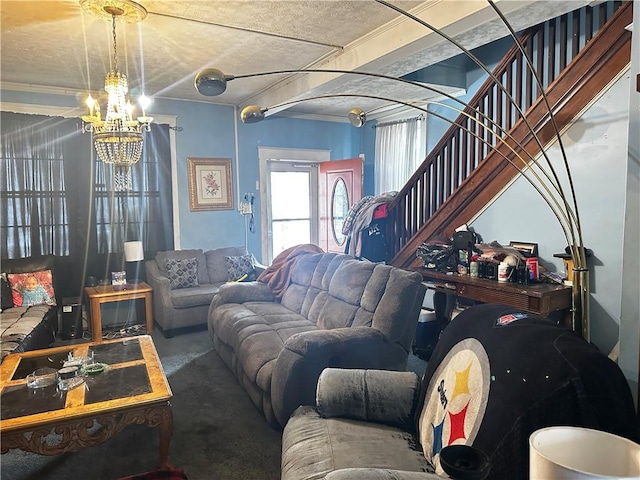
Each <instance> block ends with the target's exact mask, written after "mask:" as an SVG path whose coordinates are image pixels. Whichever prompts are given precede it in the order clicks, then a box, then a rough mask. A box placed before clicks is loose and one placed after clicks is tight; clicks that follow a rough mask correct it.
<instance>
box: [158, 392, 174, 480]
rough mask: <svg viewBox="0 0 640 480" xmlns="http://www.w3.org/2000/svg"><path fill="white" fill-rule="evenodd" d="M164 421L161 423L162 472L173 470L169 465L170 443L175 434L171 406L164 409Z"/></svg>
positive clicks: (168, 404) (168, 405)
mask: <svg viewBox="0 0 640 480" xmlns="http://www.w3.org/2000/svg"><path fill="white" fill-rule="evenodd" d="M162 410H163V412H162V420H161V422H160V425H159V427H160V468H161V469H162V470H170V469H171V468H173V467H172V466H171V464H170V463H169V442H170V441H171V434H172V433H173V412H172V410H171V404H170V403H168V402H167V405H166V406H165V407H164V408H163V409H162Z"/></svg>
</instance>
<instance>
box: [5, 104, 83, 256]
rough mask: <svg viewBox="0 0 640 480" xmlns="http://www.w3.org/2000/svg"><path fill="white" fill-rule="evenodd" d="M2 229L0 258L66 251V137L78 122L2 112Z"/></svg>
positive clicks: (69, 135) (71, 136)
mask: <svg viewBox="0 0 640 480" xmlns="http://www.w3.org/2000/svg"><path fill="white" fill-rule="evenodd" d="M1 118H2V154H1V155H2V158H1V159H0V160H1V162H2V164H1V167H0V169H1V172H0V177H1V180H0V182H1V183H0V185H1V188H0V192H1V193H0V202H1V203H0V208H1V221H0V231H1V238H2V245H1V254H2V258H17V257H25V256H31V255H37V254H43V255H46V254H55V255H68V254H69V249H70V240H69V239H70V232H69V228H70V225H69V210H68V206H67V199H66V193H65V192H66V185H65V183H66V182H65V169H64V160H65V156H67V154H68V153H69V152H68V150H67V148H66V142H65V139H71V138H73V137H74V136H76V135H81V133H80V130H79V125H78V121H77V120H75V119H64V118H61V117H46V116H41V115H23V114H15V113H9V112H2V117H1Z"/></svg>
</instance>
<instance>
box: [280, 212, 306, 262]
mask: <svg viewBox="0 0 640 480" xmlns="http://www.w3.org/2000/svg"><path fill="white" fill-rule="evenodd" d="M272 227H273V237H272V238H273V257H274V258H275V257H276V256H277V255H278V254H279V253H280V252H282V251H283V250H286V249H287V248H289V247H293V246H294V245H300V244H302V243H311V235H310V231H311V230H310V229H311V222H310V221H309V220H274V221H273V223H272Z"/></svg>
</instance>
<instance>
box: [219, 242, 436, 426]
mask: <svg viewBox="0 0 640 480" xmlns="http://www.w3.org/2000/svg"><path fill="white" fill-rule="evenodd" d="M424 294H425V286H424V285H423V284H422V277H421V275H419V274H418V273H415V272H409V271H406V270H402V269H399V268H395V267H392V266H389V265H380V264H374V263H370V262H362V261H358V260H355V259H354V258H353V257H351V256H348V255H342V254H334V253H305V254H303V255H300V256H299V257H298V260H297V262H296V263H295V264H294V265H293V267H292V268H291V272H290V280H289V283H288V286H287V287H286V289H285V290H284V293H283V294H282V295H281V298H276V296H275V295H274V293H273V292H272V291H271V289H270V288H269V284H268V283H263V282H261V281H257V282H248V283H236V284H226V285H223V286H221V287H220V291H219V293H218V294H217V295H216V296H215V297H214V299H213V301H212V302H211V306H210V309H209V321H208V328H209V333H210V334H211V337H212V339H213V343H214V347H215V349H216V352H217V353H218V355H219V356H220V357H221V358H222V360H223V361H224V362H225V364H226V365H227V366H228V367H229V368H230V369H231V370H232V371H233V372H234V374H235V375H236V377H237V379H238V381H239V383H240V384H241V385H242V386H243V388H244V389H245V390H246V391H247V393H248V395H249V397H250V398H251V400H252V401H253V403H254V404H255V405H256V407H257V408H258V409H259V410H260V411H261V412H263V414H264V416H265V417H266V419H267V420H268V422H269V423H270V424H271V425H272V426H273V427H274V428H277V429H280V428H282V427H283V426H284V425H285V423H286V422H287V420H288V419H289V416H290V414H291V413H292V412H293V411H294V410H295V409H296V408H297V407H298V406H299V405H311V404H314V403H315V390H316V383H317V380H318V377H319V376H320V373H321V372H322V370H324V369H325V368H327V367H342V368H371V369H381V370H404V369H405V368H406V363H407V358H408V354H409V349H410V348H411V342H412V340H413V336H414V333H415V329H416V324H417V320H418V315H419V312H420V307H421V305H422V301H423V298H424Z"/></svg>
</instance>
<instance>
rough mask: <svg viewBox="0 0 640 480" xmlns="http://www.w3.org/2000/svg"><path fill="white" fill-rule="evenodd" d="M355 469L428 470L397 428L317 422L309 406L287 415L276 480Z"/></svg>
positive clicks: (326, 420)
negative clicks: (278, 473) (280, 463)
mask: <svg viewBox="0 0 640 480" xmlns="http://www.w3.org/2000/svg"><path fill="white" fill-rule="evenodd" d="M357 467H361V468H364V467H368V468H381V469H392V470H403V471H411V472H428V471H433V469H432V468H431V467H430V466H429V464H428V463H427V460H426V459H425V457H424V455H423V454H422V452H421V451H420V449H419V448H418V444H417V440H416V438H415V437H414V436H413V435H411V434H410V433H408V432H406V431H403V430H401V429H399V428H397V427H391V426H387V425H382V424H376V423H373V422H363V421H360V420H351V419H345V418H322V417H321V416H320V415H319V414H318V412H317V410H316V409H315V408H314V407H310V406H303V407H299V408H298V409H297V410H296V411H295V412H293V415H291V418H290V419H289V421H288V423H287V425H286V426H285V429H284V432H283V434H282V480H310V479H317V478H324V477H325V475H326V474H327V473H329V472H331V471H335V470H340V469H343V468H357ZM347 478H348V477H347ZM388 478H392V477H391V476H389V477H388ZM425 478H429V477H427V476H425Z"/></svg>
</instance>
